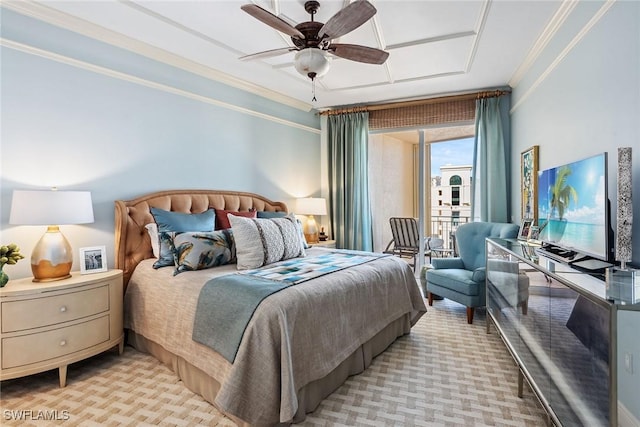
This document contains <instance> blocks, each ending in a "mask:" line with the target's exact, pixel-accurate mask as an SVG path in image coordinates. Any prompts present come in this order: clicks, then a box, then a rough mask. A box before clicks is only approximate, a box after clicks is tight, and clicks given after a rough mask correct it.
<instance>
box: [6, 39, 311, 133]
mask: <svg viewBox="0 0 640 427" xmlns="http://www.w3.org/2000/svg"><path fill="white" fill-rule="evenodd" d="M0 46H4V47H6V48H9V49H13V50H17V51H20V52H23V53H26V54H29V55H34V56H39V57H41V58H45V59H49V60H51V61H56V62H59V63H62V64H66V65H70V66H72V67H76V68H79V69H82V70H86V71H90V72H93V73H96V74H102V75H105V76H108V77H111V78H114V79H119V80H124V81H127V82H129V83H134V84H137V85H140V86H145V87H148V88H152V89H155V90H161V91H163V92H166V93H171V94H173V95H178V96H182V97H184V98H189V99H193V100H196V101H199V102H202V103H205V104H210V105H215V106H217V107H221V108H226V109H228V110H232V111H236V112H239V113H242V114H247V115H250V116H253V117H258V118H261V119H264V120H269V121H271V122H275V123H279V124H281V125H285V126H289V127H292V128H297V129H301V130H303V131H306V132H310V133H314V134H318V135H319V134H320V129H316V128H313V127H310V126H306V125H302V124H300V123H295V122H292V121H290V120H284V119H281V118H280V117H276V116H272V115H269V114H264V113H261V112H259V111H255V110H250V109H248V108H244V107H239V106H237V105H234V104H230V103H228V102H224V101H220V100H218V99H214V98H210V97H207V96H203V95H199V94H197V93H193V92H189V91H186V90H183V89H179V88H176V87H173V86H169V85H165V84H162V83H157V82H154V81H151V80H146V79H143V78H140V77H136V76H132V75H130V74H126V73H123V72H120V71H116V70H112V69H109V68H106V67H101V66H99V65H95V64H90V63H88V62H84V61H80V60H77V59H74V58H69V57H68V56H64V55H60V54H58V53H54V52H49V51H46V50H43V49H39V48H37V47H34V46H29V45H26V44H23V43H18V42H15V41H12V40H9V39H6V38H0Z"/></svg>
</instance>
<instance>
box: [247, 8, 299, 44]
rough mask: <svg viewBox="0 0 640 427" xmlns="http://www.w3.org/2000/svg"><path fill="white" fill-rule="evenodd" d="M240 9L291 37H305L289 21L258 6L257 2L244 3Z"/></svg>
mask: <svg viewBox="0 0 640 427" xmlns="http://www.w3.org/2000/svg"><path fill="white" fill-rule="evenodd" d="M240 9H242V10H244V11H245V12H247V13H248V14H249V15H251V16H253V17H254V18H256V19H257V20H258V21H261V22H264V23H265V24H267V25H268V26H270V27H271V28H275V29H276V30H278V31H280V32H281V33H285V34H287V35H290V36H291V37H297V38H300V39H304V34H302V33H301V32H300V31H298V30H297V29H296V28H294V27H293V26H291V25H289V23H288V22H286V21H285V20H283V19H281V18H278V17H277V16H276V15H274V14H273V13H271V12H269V11H268V10H264V9H263V8H261V7H260V6H257V5H255V4H244V5H242V6H240Z"/></svg>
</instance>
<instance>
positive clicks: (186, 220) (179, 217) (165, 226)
mask: <svg viewBox="0 0 640 427" xmlns="http://www.w3.org/2000/svg"><path fill="white" fill-rule="evenodd" d="M151 215H153V219H154V220H155V221H156V224H158V231H159V232H162V231H178V232H185V231H213V227H215V224H216V212H215V211H214V210H213V209H208V210H206V211H204V212H202V213H199V214H188V213H182V212H171V211H165V210H164V209H158V208H151Z"/></svg>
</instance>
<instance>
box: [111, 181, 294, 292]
mask: <svg viewBox="0 0 640 427" xmlns="http://www.w3.org/2000/svg"><path fill="white" fill-rule="evenodd" d="M152 207H155V208H159V209H164V210H168V211H174V212H183V213H201V212H204V211H206V210H207V209H209V208H214V209H225V210H230V211H248V210H250V209H255V210H257V211H283V212H287V205H286V204H284V203H282V202H273V201H271V200H269V199H267V198H264V197H262V196H259V195H257V194H253V193H243V192H237V191H218V190H169V191H160V192H157V193H151V194H147V195H144V196H141V197H138V198H137V199H133V200H116V201H115V228H116V230H115V239H116V241H115V252H116V254H115V266H116V268H119V269H121V270H122V271H123V272H124V274H123V276H124V286H125V289H126V286H127V283H129V278H130V277H131V274H132V273H133V270H134V269H135V268H136V265H138V263H139V262H140V261H142V260H144V259H147V258H152V257H153V252H152V251H151V240H150V239H149V234H148V233H147V230H146V228H145V225H146V224H149V223H151V222H154V220H153V216H152V215H151V211H150V208H152Z"/></svg>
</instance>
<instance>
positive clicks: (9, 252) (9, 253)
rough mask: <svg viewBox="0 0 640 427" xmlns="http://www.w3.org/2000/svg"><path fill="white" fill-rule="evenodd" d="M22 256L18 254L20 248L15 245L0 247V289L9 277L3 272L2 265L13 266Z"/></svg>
mask: <svg viewBox="0 0 640 427" xmlns="http://www.w3.org/2000/svg"><path fill="white" fill-rule="evenodd" d="M22 258H24V256H22V254H21V253H20V248H19V247H18V246H17V245H16V244H15V243H10V244H8V245H2V246H0V288H2V287H4V285H6V284H7V282H8V281H9V276H7V273H5V272H4V265H5V264H9V265H13V264H15V263H17V262H18V261H20V260H21V259H22Z"/></svg>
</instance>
